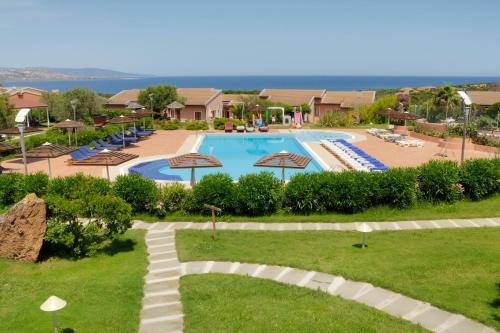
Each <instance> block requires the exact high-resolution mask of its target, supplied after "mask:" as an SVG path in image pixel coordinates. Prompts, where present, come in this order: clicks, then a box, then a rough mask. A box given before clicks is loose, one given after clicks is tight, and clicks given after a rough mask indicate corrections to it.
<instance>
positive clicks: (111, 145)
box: [97, 139, 123, 150]
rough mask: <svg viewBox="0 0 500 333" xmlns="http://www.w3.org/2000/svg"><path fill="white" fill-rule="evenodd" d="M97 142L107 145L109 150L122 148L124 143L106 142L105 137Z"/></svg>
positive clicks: (103, 145)
mask: <svg viewBox="0 0 500 333" xmlns="http://www.w3.org/2000/svg"><path fill="white" fill-rule="evenodd" d="M97 142H98V143H99V144H100V145H101V146H102V147H105V148H107V149H109V150H120V149H122V147H123V145H122V144H111V143H109V142H105V141H104V140H103V139H99V140H97Z"/></svg>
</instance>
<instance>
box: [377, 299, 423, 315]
mask: <svg viewBox="0 0 500 333" xmlns="http://www.w3.org/2000/svg"><path fill="white" fill-rule="evenodd" d="M421 304H422V302H419V301H415V300H413V299H411V298H408V297H406V296H402V297H401V298H399V299H397V300H396V301H395V302H392V303H391V304H389V305H388V306H386V307H383V308H382V309H381V310H382V311H384V312H387V313H389V314H391V315H393V316H396V317H403V316H404V315H406V314H408V313H410V312H412V311H413V310H414V309H415V308H416V307H418V306H419V305H421Z"/></svg>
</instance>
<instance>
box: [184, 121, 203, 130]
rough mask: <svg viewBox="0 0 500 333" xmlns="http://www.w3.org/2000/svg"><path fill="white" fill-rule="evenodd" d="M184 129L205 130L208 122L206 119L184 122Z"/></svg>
mask: <svg viewBox="0 0 500 333" xmlns="http://www.w3.org/2000/svg"><path fill="white" fill-rule="evenodd" d="M186 129H187V130H190V131H199V130H207V129H208V124H207V122H206V121H201V120H193V121H190V122H187V123H186Z"/></svg>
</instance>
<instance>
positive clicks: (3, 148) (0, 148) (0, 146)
mask: <svg viewBox="0 0 500 333" xmlns="http://www.w3.org/2000/svg"><path fill="white" fill-rule="evenodd" d="M16 149H17V147H16V146H13V145H9V144H6V143H1V142H0V153H5V152H8V151H14V150H16ZM1 162H2V156H1V155H0V163H1ZM2 170H3V169H2V165H1V164H0V173H1V171H2Z"/></svg>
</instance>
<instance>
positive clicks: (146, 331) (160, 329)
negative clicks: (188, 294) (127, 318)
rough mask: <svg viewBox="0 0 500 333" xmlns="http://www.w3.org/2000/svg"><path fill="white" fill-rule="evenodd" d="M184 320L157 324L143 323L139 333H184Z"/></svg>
mask: <svg viewBox="0 0 500 333" xmlns="http://www.w3.org/2000/svg"><path fill="white" fill-rule="evenodd" d="M183 326H184V325H183V320H182V318H181V319H175V320H165V321H159V322H155V323H144V324H143V323H141V326H140V328H139V333H166V332H182V330H183V328H184V327H183Z"/></svg>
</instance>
